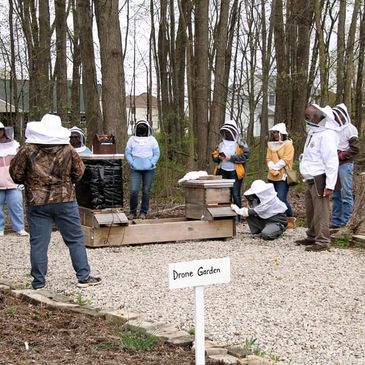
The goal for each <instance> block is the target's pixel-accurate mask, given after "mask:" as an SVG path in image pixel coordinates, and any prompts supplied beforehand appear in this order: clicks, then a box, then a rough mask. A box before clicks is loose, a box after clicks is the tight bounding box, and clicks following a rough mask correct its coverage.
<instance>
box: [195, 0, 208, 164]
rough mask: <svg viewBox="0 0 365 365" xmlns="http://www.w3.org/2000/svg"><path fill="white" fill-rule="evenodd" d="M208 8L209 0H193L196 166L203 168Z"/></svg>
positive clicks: (206, 142)
mask: <svg viewBox="0 0 365 365" xmlns="http://www.w3.org/2000/svg"><path fill="white" fill-rule="evenodd" d="M208 9H209V0H206V1H200V0H195V49H194V56H195V57H194V61H195V66H196V69H195V72H196V73H195V101H196V104H195V113H194V124H195V125H196V126H197V144H196V146H197V155H198V156H197V157H198V168H199V169H202V170H205V169H206V168H207V166H208V148H207V146H208V102H209V90H210V87H209V72H208Z"/></svg>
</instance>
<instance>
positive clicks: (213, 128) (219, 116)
mask: <svg viewBox="0 0 365 365" xmlns="http://www.w3.org/2000/svg"><path fill="white" fill-rule="evenodd" d="M228 14H229V0H221V3H220V14H219V21H218V26H217V31H216V32H214V34H215V39H214V43H215V47H214V48H215V55H216V56H215V67H214V90H213V101H212V106H211V109H210V122H209V137H208V151H213V150H214V148H215V146H216V144H217V140H218V137H219V133H218V131H219V127H220V126H221V125H222V124H223V122H224V116H225V110H226V95H227V93H226V90H225V85H226V82H225V80H224V77H225V75H226V73H225V67H226V47H227V41H228V32H227V26H228ZM209 161H210V165H212V161H211V159H209Z"/></svg>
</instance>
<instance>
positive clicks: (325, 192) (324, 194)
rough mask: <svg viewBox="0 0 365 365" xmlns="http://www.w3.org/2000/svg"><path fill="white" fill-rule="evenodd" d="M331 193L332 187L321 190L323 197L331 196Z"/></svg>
mask: <svg viewBox="0 0 365 365" xmlns="http://www.w3.org/2000/svg"><path fill="white" fill-rule="evenodd" d="M332 193H333V190H332V189H327V188H326V189H324V192H323V197H324V198H325V197H327V196H331V194H332Z"/></svg>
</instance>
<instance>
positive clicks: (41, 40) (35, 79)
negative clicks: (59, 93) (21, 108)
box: [14, 0, 51, 120]
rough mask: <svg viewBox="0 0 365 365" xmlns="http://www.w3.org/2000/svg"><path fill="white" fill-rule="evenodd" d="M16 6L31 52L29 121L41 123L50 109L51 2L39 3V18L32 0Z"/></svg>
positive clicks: (18, 2) (29, 56)
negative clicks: (40, 120) (41, 119)
mask: <svg viewBox="0 0 365 365" xmlns="http://www.w3.org/2000/svg"><path fill="white" fill-rule="evenodd" d="M14 5H15V6H16V8H17V13H18V15H19V17H20V19H21V23H22V28H23V32H24V36H25V39H26V43H27V49H28V62H29V65H28V70H29V71H28V72H29V118H30V120H39V119H40V118H41V117H42V116H43V114H45V113H47V112H48V111H49V109H50V107H51V99H50V87H49V86H50V84H49V65H50V19H49V4H48V1H41V2H40V3H39V17H37V8H36V4H35V3H34V1H32V0H24V1H19V0H18V1H17V3H14Z"/></svg>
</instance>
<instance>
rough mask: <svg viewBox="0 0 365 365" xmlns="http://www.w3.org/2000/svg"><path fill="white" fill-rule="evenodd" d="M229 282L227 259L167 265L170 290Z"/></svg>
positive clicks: (229, 268)
mask: <svg viewBox="0 0 365 365" xmlns="http://www.w3.org/2000/svg"><path fill="white" fill-rule="evenodd" d="M230 281H231V262H230V258H229V257H223V258H220V259H210V260H195V261H186V262H177V263H174V264H169V287H170V289H177V288H187V287H192V286H204V285H211V284H223V283H229V282H230Z"/></svg>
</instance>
